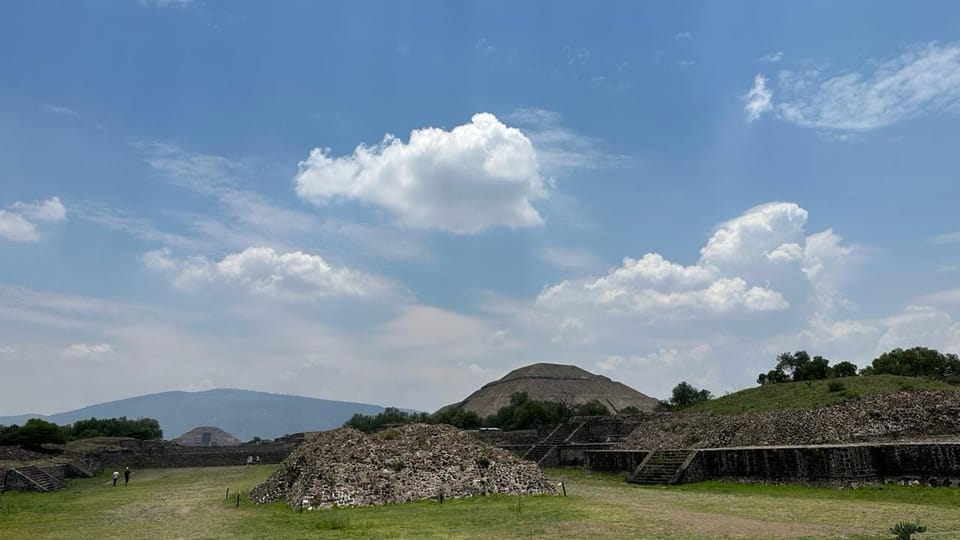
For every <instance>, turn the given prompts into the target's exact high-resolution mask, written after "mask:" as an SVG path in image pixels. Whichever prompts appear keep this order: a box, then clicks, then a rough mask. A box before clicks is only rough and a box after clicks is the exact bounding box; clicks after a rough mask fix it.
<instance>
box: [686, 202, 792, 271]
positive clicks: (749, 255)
mask: <svg viewBox="0 0 960 540" xmlns="http://www.w3.org/2000/svg"><path fill="white" fill-rule="evenodd" d="M806 222H807V211H806V210H804V209H803V208H800V206H798V205H796V204H794V203H789V202H775V203H768V204H763V205H760V206H757V207H754V208H751V209H750V210H747V211H746V212H744V213H743V214H742V215H740V216H738V217H736V218H734V219H731V220H729V221H727V222H725V223H722V224H720V225H719V226H718V227H717V229H716V231H715V232H714V233H713V235H712V236H711V237H710V239H709V240H708V241H707V244H706V245H705V246H704V247H703V248H702V249H701V250H700V259H701V264H705V265H708V266H717V267H720V268H725V267H729V266H741V265H744V264H756V263H758V262H760V261H762V260H763V259H770V260H777V259H781V260H782V259H785V258H787V259H788V258H790V257H791V256H792V254H795V253H796V251H797V248H796V247H794V245H797V244H796V242H798V241H802V239H803V227H804V225H805V224H806Z"/></svg>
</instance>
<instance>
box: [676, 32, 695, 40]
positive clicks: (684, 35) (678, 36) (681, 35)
mask: <svg viewBox="0 0 960 540" xmlns="http://www.w3.org/2000/svg"><path fill="white" fill-rule="evenodd" d="M692 37H693V34H691V33H690V32H679V33H677V34H676V35H675V36H673V39H675V40H677V41H683V40H685V39H690V38H692Z"/></svg>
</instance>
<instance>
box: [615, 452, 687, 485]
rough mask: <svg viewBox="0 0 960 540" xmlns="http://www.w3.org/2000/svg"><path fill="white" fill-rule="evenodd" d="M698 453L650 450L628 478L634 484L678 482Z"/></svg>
mask: <svg viewBox="0 0 960 540" xmlns="http://www.w3.org/2000/svg"><path fill="white" fill-rule="evenodd" d="M696 454H697V451H696V450H682V449H677V450H655V451H653V452H650V453H649V454H648V455H647V457H646V458H644V460H643V461H642V462H640V465H637V468H636V469H635V470H634V471H633V474H631V475H630V476H629V477H628V478H627V482H632V483H634V484H664V485H665V484H676V483H677V480H679V478H680V473H681V472H682V471H683V469H685V468H686V466H687V465H689V463H690V461H692V460H693V457H694V456H695V455H696Z"/></svg>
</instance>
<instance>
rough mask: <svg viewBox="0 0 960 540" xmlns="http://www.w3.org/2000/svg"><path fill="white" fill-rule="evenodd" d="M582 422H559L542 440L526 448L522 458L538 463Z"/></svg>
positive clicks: (564, 440)
mask: <svg viewBox="0 0 960 540" xmlns="http://www.w3.org/2000/svg"><path fill="white" fill-rule="evenodd" d="M581 425H582V424H569V423H567V424H560V425H559V426H557V427H556V428H555V429H554V430H553V431H551V432H550V434H549V435H547V436H546V437H545V438H544V439H543V440H542V441H540V442H539V443H537V444H536V445H535V446H534V447H533V448H531V449H530V450H527V453H525V454H524V455H523V459H526V460H529V461H533V462H536V463H537V465H540V464H541V462H542V461H543V459H544V458H545V457H547V455H549V454H550V452H551V451H552V450H553V449H554V448H556V447H557V446H558V445H560V444H563V443H564V442H566V440H567V439H568V438H569V437H570V435H572V434H573V432H574V431H576V430H577V429H579V428H580V426H581Z"/></svg>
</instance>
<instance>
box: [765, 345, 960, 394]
mask: <svg viewBox="0 0 960 540" xmlns="http://www.w3.org/2000/svg"><path fill="white" fill-rule="evenodd" d="M858 374H859V375H901V376H906V377H927V378H930V379H937V380H941V381H945V382H948V383H951V384H960V357H958V356H957V355H956V354H952V353H942V352H940V351H938V350H936V349H930V348H927V347H913V348H910V349H899V348H898V349H893V350H892V351H888V352H885V353H883V354H881V355H880V356H878V357H877V358H875V359H874V360H873V362H872V363H871V364H870V365H869V366H866V367H864V368H863V369H860V370H859V372H858V371H857V366H856V365H855V364H853V363H851V362H846V361H844V362H838V363H837V364H834V365H832V366H831V365H830V360H828V359H826V358H824V357H822V356H814V357H812V358H811V356H810V354H809V353H808V352H807V351H797V352H794V353H789V352H785V353H782V354H780V355H779V356H777V364H776V366H775V367H774V368H773V369H771V370H770V371H767V372H766V373H761V374H760V375H759V376H757V383H759V384H761V385H764V384H778V383H785V382H796V381H814V380H821V379H839V378H843V377H856V376H857V375H858Z"/></svg>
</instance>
